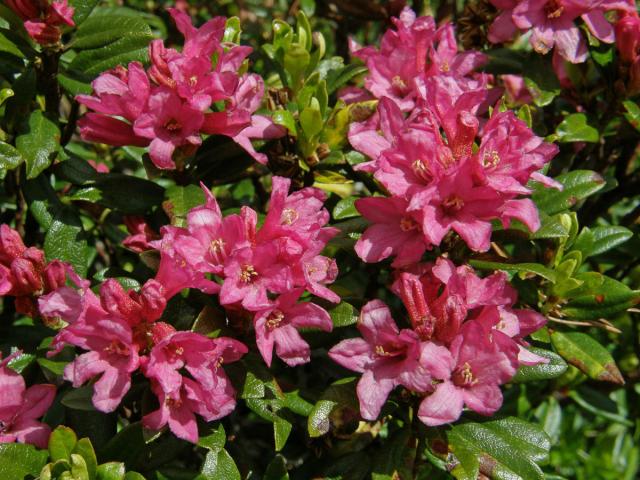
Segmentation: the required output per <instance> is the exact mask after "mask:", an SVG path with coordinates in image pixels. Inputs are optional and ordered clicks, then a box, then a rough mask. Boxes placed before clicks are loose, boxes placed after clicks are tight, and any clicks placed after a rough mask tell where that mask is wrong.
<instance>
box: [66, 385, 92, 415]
mask: <svg viewBox="0 0 640 480" xmlns="http://www.w3.org/2000/svg"><path fill="white" fill-rule="evenodd" d="M92 398H93V386H92V385H85V386H84V387H79V388H74V389H72V390H69V391H68V392H67V393H66V394H65V395H64V396H63V397H62V399H61V400H60V402H61V403H62V404H63V405H64V406H65V407H68V408H73V409H74V410H83V411H86V412H95V411H96V408H95V407H94V406H93V401H92Z"/></svg>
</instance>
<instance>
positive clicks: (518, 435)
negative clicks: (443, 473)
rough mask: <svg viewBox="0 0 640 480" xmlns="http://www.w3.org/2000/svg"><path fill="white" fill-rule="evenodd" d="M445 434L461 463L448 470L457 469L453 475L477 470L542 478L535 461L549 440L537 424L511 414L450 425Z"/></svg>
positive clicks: (544, 455) (542, 457)
mask: <svg viewBox="0 0 640 480" xmlns="http://www.w3.org/2000/svg"><path fill="white" fill-rule="evenodd" d="M447 437H448V439H449V443H450V447H451V449H452V451H453V454H454V455H456V458H457V459H458V461H459V462H460V463H461V464H462V465H461V468H460V469H459V470H458V471H457V472H456V471H455V470H454V472H452V473H454V474H455V473H458V475H459V476H458V477H457V478H464V479H471V478H473V477H472V475H473V474H474V473H476V472H477V471H478V470H479V471H480V472H482V473H483V474H484V475H485V476H487V477H489V478H493V479H505V480H506V479H509V480H511V479H513V480H516V479H522V480H536V479H540V480H542V479H543V478H544V474H543V473H542V470H541V469H540V467H539V466H538V465H537V463H539V462H542V461H544V460H545V459H546V458H547V456H548V453H549V449H550V447H551V444H550V441H549V437H548V436H547V434H546V433H545V432H544V431H543V430H542V429H540V427H538V426H537V425H533V424H531V423H528V422H525V421H524V420H520V419H518V418H514V417H509V418H504V419H501V420H493V421H490V422H485V423H473V422H469V423H464V424H461V425H456V426H454V427H453V428H452V429H451V431H449V432H447ZM457 452H460V457H458V456H457ZM476 461H477V463H478V468H476V465H475V463H476ZM463 462H464V463H463Z"/></svg>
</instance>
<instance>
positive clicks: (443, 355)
mask: <svg viewBox="0 0 640 480" xmlns="http://www.w3.org/2000/svg"><path fill="white" fill-rule="evenodd" d="M358 330H360V333H361V335H362V337H363V338H352V339H349V340H343V341H342V342H340V343H339V344H338V345H336V346H334V347H333V348H332V349H331V350H330V351H329V356H330V357H331V359H332V360H333V361H335V362H337V363H339V364H340V365H342V366H343V367H345V368H348V369H349V370H354V371H356V372H362V373H363V375H362V377H361V378H360V380H359V381H358V387H357V393H358V399H359V400H360V414H361V415H362V418H364V419H366V420H375V419H376V418H377V417H378V415H379V414H380V410H381V409H382V406H383V405H384V403H385V402H386V400H387V397H388V396H389V394H390V393H391V391H392V390H393V389H394V388H395V387H396V386H399V385H402V386H404V387H406V388H408V389H410V390H412V391H414V392H420V393H425V392H430V391H432V390H433V385H432V383H431V375H432V374H433V375H440V376H442V375H443V374H444V373H445V372H446V370H443V369H442V368H441V367H440V365H442V364H443V363H444V362H446V360H447V359H448V357H449V352H448V351H447V350H446V348H443V347H439V346H437V345H435V344H433V343H423V342H421V341H420V338H419V337H418V335H417V334H416V333H415V332H414V331H412V330H408V329H403V330H398V327H397V325H396V323H395V321H394V320H393V318H392V317H391V312H389V308H388V307H387V306H386V305H385V304H384V303H382V302H381V301H379V300H373V301H371V302H369V303H367V304H366V305H365V306H364V307H363V308H362V311H361V313H360V319H359V321H358ZM444 364H445V365H446V363H444Z"/></svg>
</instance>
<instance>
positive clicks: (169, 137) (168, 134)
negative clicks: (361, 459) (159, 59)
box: [133, 87, 204, 169]
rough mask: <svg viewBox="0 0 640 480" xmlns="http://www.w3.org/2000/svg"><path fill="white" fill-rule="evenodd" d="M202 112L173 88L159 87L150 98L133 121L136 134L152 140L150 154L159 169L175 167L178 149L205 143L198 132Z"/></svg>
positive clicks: (192, 147)
mask: <svg viewBox="0 0 640 480" xmlns="http://www.w3.org/2000/svg"><path fill="white" fill-rule="evenodd" d="M203 121H204V115H203V114H202V112H201V111H200V110H199V109H197V108H194V107H193V106H192V105H190V104H189V103H186V102H185V101H184V100H183V99H181V98H180V97H179V96H178V95H177V94H176V93H175V92H174V91H173V90H171V89H169V88H167V87H159V88H157V89H156V90H155V91H154V93H152V94H151V96H150V97H149V101H148V104H147V109H146V110H145V112H144V113H143V114H142V115H140V116H139V117H138V118H137V120H136V121H135V123H134V126H133V130H134V132H135V133H136V135H139V136H141V137H144V138H148V139H151V145H150V147H149V155H150V156H151V160H152V161H153V163H154V164H155V165H156V166H157V167H158V168H163V169H173V168H175V166H176V164H175V162H174V160H173V158H172V157H173V154H174V151H175V150H176V148H180V147H182V148H186V151H187V152H192V151H194V150H195V148H196V147H197V146H198V145H200V143H202V139H201V138H200V135H199V130H200V127H201V126H202V123H203Z"/></svg>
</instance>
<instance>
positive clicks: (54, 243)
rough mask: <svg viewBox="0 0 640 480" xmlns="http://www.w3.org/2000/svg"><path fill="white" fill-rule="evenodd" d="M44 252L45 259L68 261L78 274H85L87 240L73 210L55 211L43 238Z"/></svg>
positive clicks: (86, 266) (62, 209)
mask: <svg viewBox="0 0 640 480" xmlns="http://www.w3.org/2000/svg"><path fill="white" fill-rule="evenodd" d="M44 253H45V254H46V257H47V260H49V261H51V260H62V261H64V262H69V263H70V264H71V265H72V266H73V268H74V270H75V271H76V273H77V274H78V275H80V276H85V275H86V273H87V268H88V265H87V263H88V259H89V257H88V253H89V252H88V249H87V240H86V236H85V233H84V230H83V228H82V222H81V221H80V219H79V218H78V215H77V213H76V212H75V210H73V209H71V208H61V209H60V210H59V211H58V212H57V214H56V215H55V217H54V218H53V221H52V222H51V225H50V226H49V229H48V230H47V234H46V236H45V238H44Z"/></svg>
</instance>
